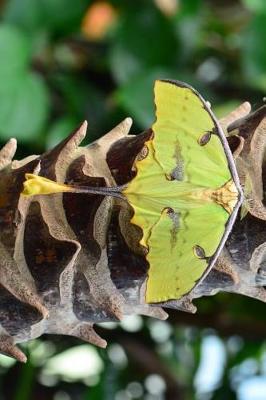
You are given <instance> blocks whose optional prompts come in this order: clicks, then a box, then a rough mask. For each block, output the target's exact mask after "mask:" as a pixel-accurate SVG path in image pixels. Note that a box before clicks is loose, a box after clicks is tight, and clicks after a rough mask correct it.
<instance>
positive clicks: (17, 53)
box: [0, 25, 31, 80]
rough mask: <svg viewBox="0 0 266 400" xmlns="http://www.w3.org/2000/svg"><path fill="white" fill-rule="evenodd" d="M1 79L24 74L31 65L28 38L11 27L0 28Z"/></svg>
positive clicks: (3, 26)
mask: <svg viewBox="0 0 266 400" xmlns="http://www.w3.org/2000/svg"><path fill="white" fill-rule="evenodd" d="M0 54H1V63H0V77H1V80H3V79H5V78H6V77H8V76H12V75H13V76H14V77H15V76H16V75H17V74H20V73H22V72H24V71H25V70H26V69H27V66H28V64H29V60H30V55H31V46H30V41H29V40H28V38H27V37H26V36H25V35H24V34H23V33H21V32H20V31H19V30H17V29H16V28H15V27H12V26H9V25H1V26H0Z"/></svg>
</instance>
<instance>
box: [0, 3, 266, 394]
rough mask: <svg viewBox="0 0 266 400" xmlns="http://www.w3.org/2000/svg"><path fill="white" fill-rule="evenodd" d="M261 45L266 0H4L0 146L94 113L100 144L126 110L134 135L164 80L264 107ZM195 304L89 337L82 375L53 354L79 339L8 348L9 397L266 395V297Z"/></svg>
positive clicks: (52, 139)
mask: <svg viewBox="0 0 266 400" xmlns="http://www.w3.org/2000/svg"><path fill="white" fill-rule="evenodd" d="M265 43H266V2H265V1H264V0H242V1H241V0H238V1H236V0H226V1H223V0H209V1H205V0H179V1H178V0H168V1H167V0H164V1H163V0H154V1H153V0H134V1H132V0H109V1H108V0H106V1H104V2H96V1H89V0H75V2H71V1H70V0H6V1H2V2H1V24H0V56H1V62H0V142H1V144H4V143H5V141H6V140H7V139H8V138H9V137H11V136H14V137H16V138H17V139H18V142H19V151H18V157H23V156H26V155H29V154H32V153H36V152H37V153H38V152H42V151H44V150H46V149H47V148H50V147H52V146H54V145H55V144H56V143H57V142H58V141H59V140H61V139H62V138H64V137H65V136H66V135H67V134H68V133H69V132H70V131H71V130H72V129H74V128H75V127H76V126H77V125H78V124H79V123H80V122H81V121H83V120H84V119H88V121H89V134H88V140H89V141H92V140H94V139H95V138H97V137H99V136H101V135H103V134H104V133H106V132H107V131H108V130H110V129H112V128H113V127H114V126H115V125H116V124H117V123H119V122H120V121H121V120H122V119H123V118H125V117H127V116H131V117H132V118H133V119H134V126H133V130H132V131H133V132H134V133H138V132H140V131H141V130H143V129H144V128H147V127H149V126H150V124H151V122H152V121H153V115H154V113H153V93H152V86H153V81H154V79H156V78H172V79H179V80H184V81H186V82H188V83H190V84H192V85H193V86H195V87H196V88H197V89H198V90H199V91H200V92H201V93H202V94H203V95H204V96H205V97H206V98H207V99H209V100H210V101H211V103H212V104H213V107H214V109H215V110H216V112H217V114H218V116H222V115H224V114H225V113H226V112H228V111H229V110H231V109H232V108H233V107H234V106H235V105H237V104H239V103H240V102H242V101H244V100H249V101H250V102H251V103H252V104H253V105H254V106H258V105H259V104H260V103H261V102H262V98H263V95H264V94H265V89H266V46H265ZM198 305H199V314H198V315H197V316H194V317H193V318H194V319H192V318H191V319H190V320H189V326H186V325H187V324H188V320H187V319H186V318H184V317H183V314H182V313H177V312H176V313H175V316H173V315H174V314H172V315H171V317H173V318H172V319H171V322H172V323H171V324H169V323H162V322H158V321H152V320H149V319H148V318H145V319H140V318H139V319H135V320H133V323H132V322H131V327H130V325H127V324H125V325H124V327H123V324H122V327H121V326H117V327H116V329H113V330H107V329H105V331H104V336H105V337H106V336H107V337H108V338H109V342H110V347H109V349H108V350H107V351H102V350H101V351H99V350H96V349H94V348H92V347H91V346H88V345H83V346H84V352H85V351H90V355H88V359H87V364H86V363H85V366H84V371H87V370H86V365H87V367H88V365H89V364H90V363H91V364H92V363H93V360H94V364H93V365H94V366H95V365H98V366H99V362H100V361H99V360H102V361H103V362H102V364H100V365H102V366H101V367H100V368H98V367H97V368H98V369H97V368H96V367H95V369H94V372H93V371H88V372H87V376H86V377H84V375H80V376H79V375H78V374H77V366H78V364H79V362H77V361H73V358H71V357H72V356H73V354H72V355H71V354H70V355H69V354H68V355H67V354H66V355H65V357H66V358H63V361H62V359H61V367H60V359H59V361H58V359H56V358H55V357H56V356H57V355H61V356H62V355H64V352H65V351H66V349H69V348H70V347H71V346H80V342H78V341H77V340H74V339H69V338H53V341H52V340H51V338H50V337H49V338H44V339H43V340H37V341H35V342H33V343H31V344H30V345H29V346H27V351H28V353H29V363H28V364H27V365H25V366H21V365H18V364H16V363H13V362H12V361H11V362H10V361H9V360H7V359H5V358H4V357H3V358H0V377H1V381H0V382H1V384H0V399H3V400H10V399H11V400H13V399H14V400H33V399H38V400H42V399H45V400H50V399H53V400H70V399H73V400H76V399H77V400H81V399H82V400H95V399H97V400H98V399H104V400H109V399H110V400H111V399H112V400H113V399H114V400H131V399H145V400H159V399H161V400H162V399H171V400H172V399H173V400H178V399H188V400H190V399H199V400H205V399H206V400H207V399H213V400H222V399H226V400H228V399H236V398H237V399H239V400H247V399H252V400H257V399H261V400H262V399H265V398H266V395H265V393H266V389H265V385H266V383H265V382H266V362H265V361H266V356H265V354H266V353H265V343H264V341H263V340H262V338H263V335H264V334H265V332H266V329H265V326H266V325H265V324H266V318H265V317H264V315H265V306H264V305H263V304H258V302H255V301H251V300H248V299H243V298H241V297H236V296H229V295H219V296H216V297H215V298H210V299H202V300H200V301H199V302H198ZM174 319H175V323H173V320H174ZM193 325H195V326H194V327H193ZM204 327H206V328H204ZM228 327H229V328H228ZM207 328H208V329H207ZM210 328H215V329H216V330H209V329H210ZM101 329H103V328H101ZM132 330H133V331H134V333H132V332H129V331H132ZM208 343H209V344H208ZM204 346H205V347H204ZM73 348H74V349H75V347H73ZM86 349H87V350H86ZM206 349H207V350H206ZM217 349H218V350H219V349H220V350H219V352H217V351H218V350H217ZM208 351H209V352H210V351H211V352H213V353H211V354H216V361H215V360H213V359H212V365H211V368H212V370H213V371H214V372H213V374H211V373H210V371H209V370H208V369H206V368H207V367H206V365H205V367H204V365H203V364H204V362H205V364H206V360H205V361H204V357H205V358H206V354H207V353H208ZM215 351H216V353H215ZM85 354H87V353H85ZM208 354H209V353H208ZM67 357H69V358H67ZM95 357H96V359H97V360H98V361H95ZM97 357H98V358H97ZM207 361H208V360H207ZM95 362H96V364H95ZM210 362H211V361H210ZM75 363H76V364H75ZM97 363H98V364H97ZM62 364H63V365H64V366H66V365H69V364H70V366H72V367H73V370H72V374H71V371H70V372H69V371H66V369H62ZM207 364H208V362H207ZM60 368H61V369H60ZM204 368H205V369H204ZM201 370H202V371H203V372H200V371H201ZM75 371H76V374H75ZM215 371H216V372H215ZM217 371H218V372H217ZM219 371H220V372H219ZM215 374H216V375H215ZM211 375H212V382H209V384H208V385H206V384H205V386H204V379H203V377H204V376H210V377H211ZM160 377H161V378H160ZM254 377H257V378H260V379H262V381H261V382H262V384H263V382H264V387H263V389H261V390H262V393H263V394H262V396H264V397H254V396H255V395H254V393H253V395H252V396H251V397H248V393H249V391H248V389H245V388H246V386H243V384H247V383H248V382H251V380H252V378H254ZM256 385H257V386H256V387H258V383H257V384H256ZM251 386H252V385H251ZM253 387H254V385H253ZM249 390H250V389H249ZM243 393H244V394H243ZM245 396H246V397H245Z"/></svg>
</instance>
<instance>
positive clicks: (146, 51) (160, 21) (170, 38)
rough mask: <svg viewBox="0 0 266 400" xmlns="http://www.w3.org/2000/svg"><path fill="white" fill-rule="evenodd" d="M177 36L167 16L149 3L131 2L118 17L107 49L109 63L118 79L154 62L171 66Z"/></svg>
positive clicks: (120, 80) (127, 78)
mask: <svg viewBox="0 0 266 400" xmlns="http://www.w3.org/2000/svg"><path fill="white" fill-rule="evenodd" d="M177 47H178V43H177V39H176V35H175V32H174V27H173V25H172V24H171V23H169V20H168V19H167V18H166V17H165V16H164V15H163V14H162V13H161V12H160V11H159V10H158V9H157V8H156V7H155V6H154V5H151V3H149V2H148V3H147V2H146V3H143V6H142V9H141V13H140V12H139V6H136V4H133V3H132V4H131V5H130V7H128V9H127V12H126V13H125V14H124V15H123V16H122V17H121V20H120V25H119V26H118V29H117V31H116V32H115V37H114V43H113V46H112V47H111V51H110V64H111V69H112V72H113V75H114V77H115V79H116V80H117V81H118V82H123V83H124V82H128V81H129V80H130V79H131V78H132V77H133V75H135V74H136V73H140V72H141V71H143V70H144V69H148V68H151V67H155V66H166V67H167V66H174V65H175V62H176V59H177Z"/></svg>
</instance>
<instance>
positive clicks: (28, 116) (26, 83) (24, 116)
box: [0, 72, 49, 141]
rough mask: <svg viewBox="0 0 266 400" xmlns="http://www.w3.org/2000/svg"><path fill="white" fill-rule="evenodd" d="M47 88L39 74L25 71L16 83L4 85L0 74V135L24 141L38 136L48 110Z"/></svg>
mask: <svg viewBox="0 0 266 400" xmlns="http://www.w3.org/2000/svg"><path fill="white" fill-rule="evenodd" d="M48 104H49V99H48V93H47V88H46V86H45V84H44V82H43V80H42V79H41V77H40V76H38V75H36V74H33V73H29V72H28V73H24V74H21V75H20V79H17V80H16V84H15V85H10V87H8V81H7V82H5V84H4V85H2V77H1V76H0V137H1V138H6V139H8V138H10V137H11V136H14V137H16V138H17V139H19V140H21V141H28V140H33V139H36V135H39V134H40V133H41V131H42V129H43V127H44V123H45V122H46V119H47V116H48V111H49V105H48Z"/></svg>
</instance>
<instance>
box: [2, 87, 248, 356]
mask: <svg viewBox="0 0 266 400" xmlns="http://www.w3.org/2000/svg"><path fill="white" fill-rule="evenodd" d="M155 106H156V121H155V123H154V124H153V125H152V127H151V128H150V129H148V130H147V131H145V132H144V133H142V134H141V135H138V136H127V134H128V131H129V129H130V126H131V119H130V118H127V119H126V120H125V121H123V122H122V123H121V124H120V125H118V127H116V128H115V129H114V130H113V131H111V132H109V133H108V134H107V135H105V136H103V137H102V138H101V139H99V140H98V141H96V142H94V143H92V144H91V145H89V146H88V147H79V144H80V142H81V141H82V139H83V138H84V136H85V134H86V127H87V124H86V123H84V124H83V125H82V126H81V127H80V128H79V129H78V130H77V131H75V132H74V133H73V134H72V135H70V136H69V137H68V138H67V139H66V140H64V141H63V142H62V143H60V144H59V145H57V146H56V147H55V148H54V149H53V150H51V151H48V152H47V153H45V154H43V155H41V156H32V157H30V158H26V159H25V160H22V161H12V158H13V156H14V153H15V148H16V144H15V141H14V140H11V141H10V142H9V143H8V144H7V145H6V146H5V147H4V148H3V149H2V150H1V152H0V168H1V170H0V174H1V181H0V224H1V231H0V249H1V256H2V257H1V275H0V284H1V286H0V323H1V327H0V351H2V352H5V353H7V354H9V355H12V356H14V357H16V358H17V359H19V360H20V361H25V356H24V355H23V354H22V353H21V351H20V350H19V349H18V348H17V347H16V346H15V343H17V342H22V341H25V340H28V339H30V338H34V337H38V336H40V335H41V334H42V333H44V332H45V333H57V334H68V335H73V336H76V337H80V338H82V339H84V340H87V341H90V342H91V343H94V344H96V345H99V346H102V347H105V346H106V342H105V341H104V340H103V339H101V338H100V337H99V336H98V335H97V334H96V332H95V331H94V329H93V324H94V323H97V322H103V321H113V320H119V319H121V318H122V316H123V315H125V314H136V313H138V314H144V315H150V316H153V317H157V318H161V319H165V318H166V317H167V314H166V313H165V312H164V311H163V310H162V308H161V306H169V305H170V306H173V304H174V306H175V307H176V308H180V309H185V310H188V311H194V309H193V306H192V305H191V297H190V298H189V300H186V304H185V303H184V299H188V297H187V296H192V295H191V294H193V293H194V292H195V290H196V289H197V288H200V287H201V285H202V283H203V282H204V281H205V278H206V277H207V274H208V273H209V272H210V270H211V268H212V267H213V265H214V263H215V262H216V261H217V258H218V256H219V254H220V252H221V250H222V248H223V246H224V244H225V241H226V239H227V237H228V234H229V233H230V230H231V229H232V226H233V224H234V221H235V218H236V215H237V211H238V209H239V207H240V205H241V202H242V200H243V194H242V190H241V185H240V183H239V178H238V175H237V171H236V167H235V164H234V160H233V156H232V154H231V151H230V148H229V145H228V143H227V139H226V137H225V135H224V133H223V131H222V128H221V127H220V124H219V122H218V121H217V119H216V118H215V116H214V115H213V113H212V111H211V109H210V106H209V104H208V103H207V102H205V101H204V100H203V98H202V97H201V96H200V95H199V94H198V93H197V92H196V91H195V90H194V89H192V88H191V87H190V86H188V85H186V84H184V83H180V82H176V81H166V80H161V81H156V83H155ZM248 112H249V111H246V110H245V111H243V114H244V113H246V114H247V113H248ZM241 116H242V115H241ZM223 274H224V272H223ZM209 276H210V275H209ZM206 279H207V278H206ZM229 280H230V279H229ZM233 285H234V281H231V282H230V285H229V286H230V287H231V288H232V287H233ZM223 287H224V286H223ZM197 290H198V289H197ZM231 290H232V289H231ZM207 292H208V291H207ZM242 292H243V290H242ZM173 300H174V302H173Z"/></svg>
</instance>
